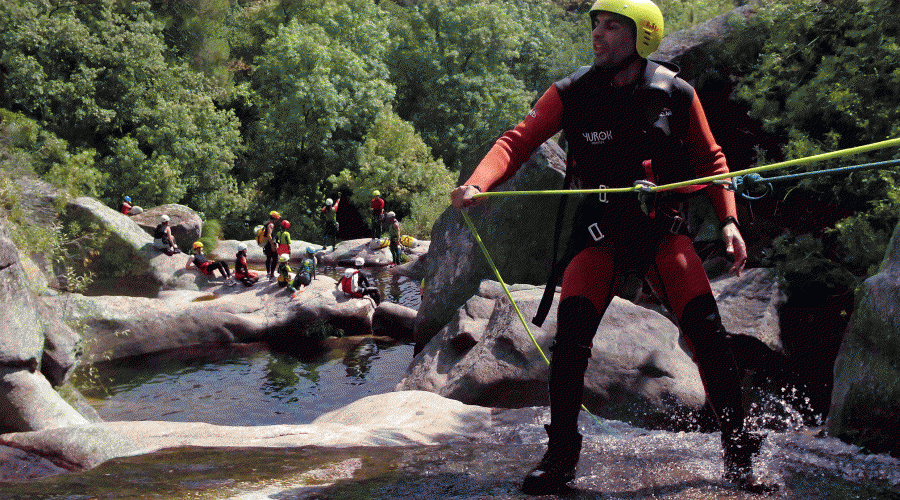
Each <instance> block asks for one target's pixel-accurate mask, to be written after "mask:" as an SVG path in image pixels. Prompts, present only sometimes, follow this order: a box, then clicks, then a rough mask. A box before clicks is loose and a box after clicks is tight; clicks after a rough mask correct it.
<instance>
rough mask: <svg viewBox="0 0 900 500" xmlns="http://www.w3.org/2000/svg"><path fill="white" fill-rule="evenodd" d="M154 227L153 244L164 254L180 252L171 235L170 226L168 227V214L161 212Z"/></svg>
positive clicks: (170, 254)
mask: <svg viewBox="0 0 900 500" xmlns="http://www.w3.org/2000/svg"><path fill="white" fill-rule="evenodd" d="M160 219H161V220H162V222H160V223H159V224H158V225H157V226H156V229H155V230H154V231H153V246H154V247H156V248H157V249H159V250H162V251H163V252H165V253H166V255H169V256H172V255H175V254H176V253H181V249H180V248H178V244H177V243H175V237H174V236H172V228H171V227H169V216H168V215H166V214H163V215H162V217H161V218H160Z"/></svg>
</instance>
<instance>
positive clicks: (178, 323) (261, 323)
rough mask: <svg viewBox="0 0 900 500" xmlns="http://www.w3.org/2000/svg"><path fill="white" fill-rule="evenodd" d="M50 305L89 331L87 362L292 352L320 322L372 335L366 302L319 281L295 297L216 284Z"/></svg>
mask: <svg viewBox="0 0 900 500" xmlns="http://www.w3.org/2000/svg"><path fill="white" fill-rule="evenodd" d="M47 302H48V304H51V305H52V306H53V307H54V308H55V309H56V310H57V311H58V312H59V314H60V315H62V316H64V317H67V318H70V319H71V320H72V321H78V322H80V323H82V324H84V325H86V328H87V331H89V332H90V336H89V337H87V338H86V339H85V354H84V357H85V360H86V361H88V362H94V361H102V360H110V359H119V358H125V357H130V356H139V355H142V354H147V353H151V352H160V351H165V350H170V349H178V348H182V347H190V346H196V345H202V344H211V343H232V342H250V341H258V340H267V341H270V342H274V343H278V344H279V345H284V346H286V347H288V348H289V347H291V345H296V343H297V342H302V340H300V339H301V338H302V334H303V332H304V331H305V330H306V329H307V328H309V327H310V326H313V325H317V324H321V323H325V322H327V323H329V324H331V325H332V326H334V327H335V328H340V329H342V330H344V332H345V334H347V335H372V333H373V316H374V312H375V304H374V302H373V301H372V300H371V299H369V298H361V299H353V298H349V297H347V296H346V295H344V293H343V292H340V291H339V290H338V289H337V287H336V282H335V280H334V279H332V278H330V277H328V276H321V275H320V276H317V277H316V279H315V280H313V282H312V283H311V284H310V286H308V287H307V288H306V289H305V291H303V292H302V293H299V294H298V295H297V297H295V298H291V295H290V294H289V293H288V291H287V289H284V288H280V287H278V285H277V284H276V283H275V282H269V281H260V282H259V283H257V284H256V285H254V286H252V287H249V288H247V287H244V286H243V285H242V284H238V285H237V286H234V287H229V286H227V285H225V284H224V283H221V282H220V283H218V284H217V286H215V287H213V288H210V289H207V290H206V291H202V292H199V291H191V290H169V291H162V292H160V294H159V297H158V298H145V297H123V296H99V297H93V296H84V295H80V294H64V295H59V296H57V297H48V298H47Z"/></svg>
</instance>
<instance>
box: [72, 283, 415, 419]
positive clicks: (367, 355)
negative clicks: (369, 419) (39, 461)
mask: <svg viewBox="0 0 900 500" xmlns="http://www.w3.org/2000/svg"><path fill="white" fill-rule="evenodd" d="M319 272H320V273H323V274H326V275H329V276H332V277H337V276H338V274H339V273H338V270H337V269H335V268H334V267H333V266H326V267H324V268H322V269H320V270H319ZM367 272H368V274H369V276H370V277H371V278H373V279H372V281H374V284H375V286H377V287H378V288H379V290H380V291H381V294H382V297H383V298H384V300H387V301H390V302H394V303H398V304H401V305H404V306H406V307H410V308H413V309H417V308H418V307H419V304H420V303H421V292H420V289H419V285H418V283H415V282H413V281H412V280H410V279H409V278H407V277H405V276H399V275H395V274H391V273H388V272H386V271H372V270H367ZM412 352H413V346H412V344H410V343H408V342H404V341H397V340H393V339H390V338H386V337H385V338H381V337H379V338H372V337H352V338H345V339H341V338H333V339H329V340H327V341H326V342H324V343H323V345H322V346H321V348H320V349H315V350H310V351H306V352H279V351H273V350H271V349H269V347H268V346H267V345H266V344H264V343H257V344H244V345H233V346H222V347H210V346H204V347H201V348H188V349H183V350H179V351H175V352H168V353H163V354H156V355H149V356H142V357H140V358H133V359H128V360H117V361H116V362H114V363H98V364H95V365H93V366H81V367H79V368H78V369H77V370H76V373H75V374H74V376H73V380H74V382H75V385H76V387H77V388H78V389H79V390H80V391H81V392H82V394H83V395H84V396H85V397H86V398H88V401H89V402H90V403H91V405H92V406H93V407H94V409H95V410H97V412H98V413H99V414H100V416H101V417H102V418H103V419H104V420H106V421H117V420H166V421H173V422H206V423H210V424H216V425H270V424H306V423H310V422H312V421H313V420H314V419H315V418H316V417H317V416H319V415H321V414H323V413H326V412H328V411H331V410H334V409H337V408H340V407H343V406H346V405H348V404H350V403H352V402H353V401H356V400H357V399H360V398H362V397H365V396H369V395H372V394H383V393H385V392H390V391H393V390H394V387H395V386H396V385H397V383H398V382H399V381H400V379H401V378H402V376H403V374H404V373H405V372H406V368H407V366H409V363H410V361H411V360H412Z"/></svg>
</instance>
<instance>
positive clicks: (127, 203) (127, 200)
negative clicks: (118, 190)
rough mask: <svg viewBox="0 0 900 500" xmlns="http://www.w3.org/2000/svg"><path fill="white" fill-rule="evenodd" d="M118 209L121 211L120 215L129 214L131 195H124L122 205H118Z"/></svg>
mask: <svg viewBox="0 0 900 500" xmlns="http://www.w3.org/2000/svg"><path fill="white" fill-rule="evenodd" d="M119 211H120V212H122V215H131V196H126V197H125V198H124V199H123V200H122V206H121V207H119Z"/></svg>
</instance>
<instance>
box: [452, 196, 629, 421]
mask: <svg viewBox="0 0 900 500" xmlns="http://www.w3.org/2000/svg"><path fill="white" fill-rule="evenodd" d="M460 212H462V216H463V220H465V221H466V225H467V226H469V231H471V232H472V236H473V237H474V238H475V241H476V242H477V243H478V247H479V248H481V253H483V254H484V258H485V259H487V262H488V265H489V266H490V268H491V270H492V271H494V276H496V278H497V281H498V282H499V283H500V286H501V287H503V292H504V293H506V297H507V298H508V299H509V302H510V303H511V304H512V306H513V309H515V310H516V314H517V315H518V316H519V321H521V322H522V326H524V327H525V331H526V332H528V336H529V337H530V338H531V342H532V343H533V344H534V347H535V348H537V350H538V353H540V355H541V358H543V359H544V362H545V363H547V366H549V365H550V359H549V358H547V355H546V354H544V350H543V349H541V346H540V345H538V342H537V339H535V338H534V334H533V333H531V328H530V327H529V326H528V321H527V320H526V319H525V316H523V315H522V311H521V310H520V309H519V306H518V304H516V301H515V300H513V298H512V294H511V293H510V291H509V288H508V287H507V286H506V282H504V281H503V277H502V276H500V271H499V270H498V269H497V266H496V265H494V260H493V259H491V255H490V254H489V253H488V250H487V247H485V246H484V242H483V241H481V236H480V235H479V234H478V230H476V229H475V225H474V224H472V219H470V218H469V214H467V213H466V211H465V210H460ZM547 286H552V285H551V284H548V285H547ZM581 409H582V410H584V411H585V412H587V414H588V416H590V417H591V418H592V419H593V420H594V423H596V424H597V425H599V426H600V427H601V428H603V430H604V431H606V432H607V433H608V434H613V435H618V433H617V432H616V431H615V430H613V429H612V428H611V427H609V426H608V425H606V424H605V423H603V421H601V420H600V419H599V418H598V417H596V416H595V415H594V414H593V413H591V411H590V410H588V409H587V407H586V406H584V405H583V404H582V405H581Z"/></svg>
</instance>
